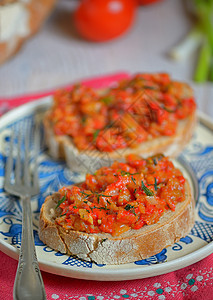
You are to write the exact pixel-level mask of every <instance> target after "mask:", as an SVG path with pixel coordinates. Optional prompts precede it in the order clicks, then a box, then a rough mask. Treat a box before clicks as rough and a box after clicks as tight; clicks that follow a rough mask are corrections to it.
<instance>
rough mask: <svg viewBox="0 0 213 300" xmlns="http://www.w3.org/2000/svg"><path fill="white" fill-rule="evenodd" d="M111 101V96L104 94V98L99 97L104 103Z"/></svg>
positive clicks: (107, 103)
mask: <svg viewBox="0 0 213 300" xmlns="http://www.w3.org/2000/svg"><path fill="white" fill-rule="evenodd" d="M112 101H113V97H112V96H106V97H104V98H101V102H103V103H104V104H106V105H109V104H110V103H111V102H112Z"/></svg>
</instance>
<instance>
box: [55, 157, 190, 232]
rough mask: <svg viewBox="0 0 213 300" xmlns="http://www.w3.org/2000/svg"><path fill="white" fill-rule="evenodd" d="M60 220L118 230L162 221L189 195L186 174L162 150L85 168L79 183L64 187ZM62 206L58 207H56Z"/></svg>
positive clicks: (70, 226)
mask: <svg viewBox="0 0 213 300" xmlns="http://www.w3.org/2000/svg"><path fill="white" fill-rule="evenodd" d="M59 193H60V194H61V197H60V200H59V202H58V205H57V207H56V209H60V210H61V214H60V216H59V217H57V218H56V223H57V224H59V225H61V226H63V227H64V228H65V229H67V230H69V229H70V230H77V231H82V232H87V233H98V232H105V233H110V234H112V235H113V236H118V235H120V234H121V233H123V232H125V231H128V230H129V229H140V228H141V227H143V226H145V225H150V224H154V223H156V222H158V220H159V219H160V217H161V216H162V215H163V213H164V212H165V211H166V210H172V211H174V210H175V207H176V205H177V203H178V202H182V201H184V200H185V178H184V177H183V175H182V173H181V172H180V170H178V169H177V168H175V167H174V165H173V163H172V162H171V161H169V160H168V158H167V157H164V156H163V155H161V154H159V155H155V156H152V157H149V158H147V159H142V158H140V157H139V156H137V155H132V154H130V155H129V156H128V157H127V158H126V162H125V163H121V162H114V163H113V164H112V165H111V166H110V167H102V168H100V169H98V170H97V171H96V172H95V174H87V175H86V180H85V182H83V183H81V184H80V185H79V186H72V187H63V188H61V189H60V190H59ZM58 207H59V208H58Z"/></svg>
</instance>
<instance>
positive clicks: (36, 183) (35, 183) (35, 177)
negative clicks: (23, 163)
mask: <svg viewBox="0 0 213 300" xmlns="http://www.w3.org/2000/svg"><path fill="white" fill-rule="evenodd" d="M39 145H40V128H39V125H38V124H36V125H35V132H34V170H33V176H32V177H33V178H32V180H33V189H34V190H35V193H36V192H38V189H39V179H38V156H39Z"/></svg>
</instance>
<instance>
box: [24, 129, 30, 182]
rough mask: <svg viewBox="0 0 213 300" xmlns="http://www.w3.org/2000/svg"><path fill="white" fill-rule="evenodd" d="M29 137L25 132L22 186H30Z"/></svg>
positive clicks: (28, 133)
mask: <svg viewBox="0 0 213 300" xmlns="http://www.w3.org/2000/svg"><path fill="white" fill-rule="evenodd" d="M29 137H30V132H29V130H27V133H26V137H25V159H24V177H23V181H24V185H25V186H28V187H29V186H30V171H29Z"/></svg>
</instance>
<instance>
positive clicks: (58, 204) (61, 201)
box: [55, 196, 66, 209]
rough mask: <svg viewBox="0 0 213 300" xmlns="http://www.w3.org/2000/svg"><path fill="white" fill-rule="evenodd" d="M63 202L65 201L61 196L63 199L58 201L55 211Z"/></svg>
mask: <svg viewBox="0 0 213 300" xmlns="http://www.w3.org/2000/svg"><path fill="white" fill-rule="evenodd" d="M65 200H66V197H65V196H63V197H62V198H61V199H60V200H59V201H58V203H57V205H56V207H55V209H56V208H58V207H59V206H60V205H61V203H63V202H64V201H65Z"/></svg>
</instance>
